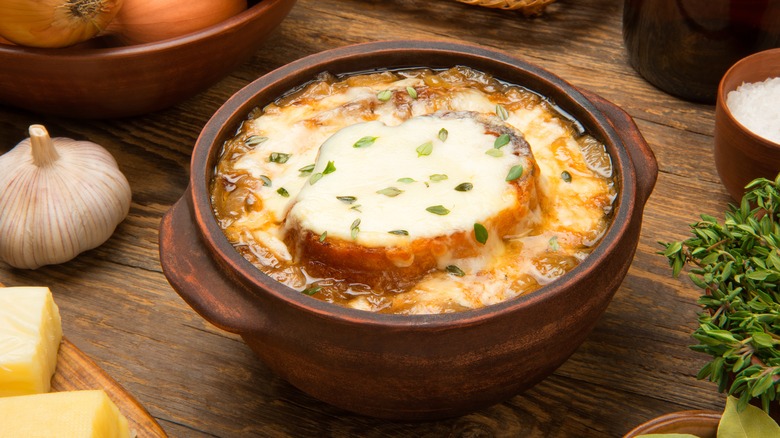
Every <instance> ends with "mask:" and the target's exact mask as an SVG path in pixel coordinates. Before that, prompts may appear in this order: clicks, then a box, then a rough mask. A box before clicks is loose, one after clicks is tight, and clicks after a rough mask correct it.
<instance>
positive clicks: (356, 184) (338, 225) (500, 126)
mask: <svg viewBox="0 0 780 438" xmlns="http://www.w3.org/2000/svg"><path fill="white" fill-rule="evenodd" d="M616 190H617V188H616V185H615V182H614V180H613V177H612V164H611V161H610V158H609V155H608V154H607V153H606V151H605V148H604V145H603V144H601V143H600V142H598V141H597V140H596V139H595V138H594V137H592V136H590V135H588V134H587V133H585V132H583V131H582V128H581V125H580V124H579V123H577V122H576V121H574V120H572V119H571V118H570V117H568V116H567V115H565V114H564V113H563V112H562V111H559V110H558V109H557V108H556V107H555V106H554V104H553V103H552V102H550V101H548V100H547V99H545V98H544V97H542V96H540V95H538V94H536V93H534V92H532V91H530V90H527V89H525V88H523V87H521V86H518V85H512V84H506V83H504V82H501V81H499V80H497V79H495V78H493V77H491V76H490V75H487V74H485V73H482V72H479V71H476V70H473V69H470V68H466V67H455V68H451V69H448V70H431V69H411V70H402V71H385V72H379V73H365V74H354V75H347V76H343V77H335V76H333V75H330V74H327V73H325V74H322V75H321V76H320V77H319V78H318V79H317V80H315V81H312V82H311V83H308V84H306V85H304V86H303V87H301V88H299V89H297V90H293V91H292V92H290V93H289V94H287V95H285V96H283V97H281V98H280V99H279V100H277V101H276V102H274V103H272V104H269V105H267V106H266V107H265V108H258V109H256V110H254V111H253V112H252V113H251V114H250V115H249V117H248V119H247V120H246V121H245V122H244V123H243V124H242V126H241V128H240V129H239V132H238V133H237V134H236V136H235V137H234V138H232V139H231V140H229V141H227V142H226V143H225V145H224V147H223V150H222V152H221V156H220V159H219V162H218V164H217V168H216V170H215V173H214V178H213V180H212V181H211V192H212V205H213V208H214V212H215V214H216V217H217V220H218V222H219V225H220V227H221V228H222V230H223V231H224V233H225V236H226V237H227V238H228V240H229V241H230V242H231V243H232V244H233V246H234V247H235V248H236V249H237V250H238V251H239V252H240V253H241V254H242V255H243V256H244V257H245V258H246V259H247V260H249V261H250V262H252V263H253V264H254V265H255V266H257V268H258V269H260V270H261V271H262V272H264V273H266V274H267V275H269V276H271V277H272V278H274V279H275V280H277V281H279V282H281V283H284V284H286V285H287V286H289V287H291V288H293V289H295V290H298V291H300V292H301V293H303V294H306V295H311V296H312V297H314V298H318V299H321V300H324V301H328V302H332V303H336V304H339V305H343V306H346V307H351V308H355V309H362V310H367V311H374V312H383V313H401V314H430V313H447V312H456V311H462V310H466V309H474V308H479V307H483V306H486V305H490V304H495V303H498V302H501V301H504V300H507V299H510V298H513V297H516V296H519V295H522V294H524V293H528V292H530V291H533V290H536V289H538V288H540V287H542V286H543V285H545V284H547V283H549V282H551V281H553V280H555V279H556V278H558V277H560V276H561V275H563V274H565V273H566V272H568V271H569V270H571V269H572V268H574V267H575V266H577V265H578V264H579V263H580V262H581V261H582V260H583V259H584V258H585V257H587V256H588V254H589V253H590V252H591V251H592V250H593V249H594V247H595V246H596V245H597V244H598V242H599V240H600V238H601V237H602V235H603V234H604V233H605V231H606V229H607V227H608V225H609V220H610V216H611V211H612V202H613V200H614V199H615V196H616Z"/></svg>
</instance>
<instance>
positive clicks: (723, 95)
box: [715, 47, 780, 150]
mask: <svg viewBox="0 0 780 438" xmlns="http://www.w3.org/2000/svg"><path fill="white" fill-rule="evenodd" d="M765 56H770V57H777V59H778V61H780V47H777V48H774V49H768V50H763V51H761V52H756V53H753V54H752V55H748V56H746V57H744V58H742V59H740V60H739V61H737V62H735V63H734V64H733V65H732V66H731V67H729V69H728V70H726V73H724V74H723V77H721V79H720V83H719V84H718V96H717V100H716V103H715V105H716V110H718V109H720V110H721V111H722V112H723V114H724V116H725V117H726V120H728V121H729V122H730V123H731V124H732V125H734V126H736V127H737V128H739V131H740V132H741V133H742V134H743V135H745V136H747V137H748V138H749V139H750V140H751V141H752V142H754V143H756V144H757V145H760V146H759V147H763V148H766V149H778V150H780V143H778V142H774V141H772V140H770V139H768V138H765V137H763V136H761V135H758V134H756V133H755V132H753V131H752V130H751V129H750V128H748V127H747V126H745V125H743V124H742V122H740V121H739V120H738V119H737V118H736V117H734V114H733V113H732V112H731V108H729V106H728V103H727V102H728V93H729V92H731V91H734V90H736V88H737V87H739V86H740V85H741V84H738V85H737V87H734V89H733V90H731V89H730V90H728V91H727V90H726V84H727V83H728V82H730V81H731V77H732V76H733V75H735V74H737V73H738V72H740V71H741V70H742V69H744V68H746V66H749V65H750V64H751V63H753V62H755V61H756V59H760V58H763V57H765ZM772 77H780V71H778V73H777V75H776V76H768V77H767V78H765V79H770V78H772ZM744 83H745V82H744V81H743V82H742V84H744ZM716 131H717V130H716ZM735 147H739V145H735Z"/></svg>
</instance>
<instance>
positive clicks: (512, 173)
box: [506, 164, 523, 181]
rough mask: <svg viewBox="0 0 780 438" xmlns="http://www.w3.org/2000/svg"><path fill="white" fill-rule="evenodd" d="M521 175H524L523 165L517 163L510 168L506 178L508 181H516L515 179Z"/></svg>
mask: <svg viewBox="0 0 780 438" xmlns="http://www.w3.org/2000/svg"><path fill="white" fill-rule="evenodd" d="M521 176H523V166H521V165H519V164H517V165H514V166H512V168H511V169H509V173H507V175H506V180H507V181H514V180H516V179H518V178H520V177H521Z"/></svg>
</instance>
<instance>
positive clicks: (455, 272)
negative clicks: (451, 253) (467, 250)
mask: <svg viewBox="0 0 780 438" xmlns="http://www.w3.org/2000/svg"><path fill="white" fill-rule="evenodd" d="M446 269H447V272H449V273H450V274H452V275H454V276H456V277H463V276H464V275H466V273H465V272H463V269H460V268H459V267H457V266H455V265H449V266H447V268H446Z"/></svg>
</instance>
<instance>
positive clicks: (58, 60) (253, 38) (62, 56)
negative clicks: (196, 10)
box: [0, 0, 295, 118]
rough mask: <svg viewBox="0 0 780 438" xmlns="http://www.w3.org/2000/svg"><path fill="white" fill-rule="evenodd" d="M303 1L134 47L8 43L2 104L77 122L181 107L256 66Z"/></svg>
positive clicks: (0, 55) (256, 8) (0, 51)
mask: <svg viewBox="0 0 780 438" xmlns="http://www.w3.org/2000/svg"><path fill="white" fill-rule="evenodd" d="M294 4H295V0H262V1H259V2H257V1H254V2H251V1H250V7H249V8H247V10H245V11H243V12H241V13H240V14H238V15H236V16H233V17H231V18H229V19H228V20H226V21H224V22H222V23H219V24H216V25H214V26H210V27H208V28H205V29H202V30H200V31H198V32H195V33H191V34H188V35H184V36H181V37H178V38H172V39H168V40H164V41H159V42H153V43H147V44H138V45H132V46H118V47H104V45H109V44H107V43H106V42H105V40H101V39H100V38H98V39H96V40H95V41H90V42H87V43H85V44H81V45H78V46H75V47H70V48H66V49H37V48H28V47H21V46H14V45H8V44H0V66H2V68H0V104H5V105H9V106H15V107H19V108H24V109H27V110H30V111H33V112H37V113H43V114H53V115H60V116H66V117H76V118H118V117H127V116H135V115H140V114H145V113H148V112H152V111H156V110H160V109H163V108H166V107H169V106H171V105H174V104H176V103H178V102H180V101H182V100H184V99H186V98H188V97H190V96H193V95H195V94H196V93H198V92H200V91H202V90H204V89H206V88H208V87H209V86H211V85H213V84H214V83H216V82H217V81H218V80H220V79H221V78H222V77H224V76H225V75H227V74H228V73H229V72H230V71H232V70H233V69H235V68H236V67H238V66H239V65H240V64H241V63H243V62H244V61H246V60H247V59H249V58H250V57H251V56H252V55H253V54H254V53H255V52H256V51H257V49H258V48H259V47H260V46H261V44H262V43H263V41H264V40H265V38H266V37H267V36H268V34H269V33H270V32H271V31H272V30H273V29H274V28H276V27H277V26H278V25H279V23H280V22H281V21H282V20H283V19H284V18H285V17H286V16H287V14H288V13H289V11H290V9H292V7H293V5H294Z"/></svg>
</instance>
